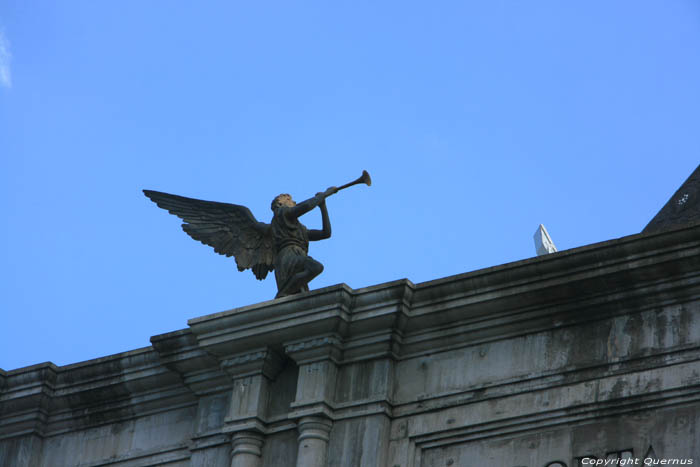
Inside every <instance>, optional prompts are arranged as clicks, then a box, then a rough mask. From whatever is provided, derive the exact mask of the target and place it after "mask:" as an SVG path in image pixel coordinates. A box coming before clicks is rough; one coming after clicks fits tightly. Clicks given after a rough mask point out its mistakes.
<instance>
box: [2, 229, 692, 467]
mask: <svg viewBox="0 0 700 467" xmlns="http://www.w3.org/2000/svg"><path fill="white" fill-rule="evenodd" d="M188 324H189V326H188V328H187V329H183V330H179V331H175V332H171V333H167V334H162V335H159V336H154V337H153V338H152V339H151V344H152V345H151V346H150V347H146V348H143V349H138V350H134V351H132V352H126V353H123V354H118V355H113V356H109V357H105V358H101V359H97V360H91V361H87V362H82V363H78V364H75V365H68V366H65V367H57V366H55V365H53V364H51V363H44V364H40V365H35V366H31V367H27V368H20V369H17V370H12V371H8V372H0V465H1V466H29V467H37V466H38V467H49V466H50V467H59V466H108V465H109V466H146V465H168V466H207V467H214V466H216V467H229V466H234V467H236V466H254V467H273V466H274V467H277V466H279V467H287V466H289V467H292V466H338V467H340V466H343V467H351V466H352V467H355V466H365V467H370V466H372V467H374V466H381V467H384V466H386V467H428V466H450V465H452V466H493V467H516V466H521V467H545V466H548V467H562V466H566V467H572V466H575V465H586V464H583V462H584V461H583V460H582V458H583V457H585V456H592V457H596V458H601V459H605V458H609V459H618V458H619V459H627V458H638V459H639V460H640V463H639V464H638V465H643V464H642V463H641V461H642V460H643V459H644V457H645V456H648V457H649V458H650V459H652V458H654V459H671V460H673V459H678V461H679V462H680V461H681V460H683V461H686V464H685V465H688V464H687V461H688V460H693V462H694V465H698V464H699V463H700V441H699V440H700V431H699V430H700V226H698V225H697V224H694V225H691V226H685V227H682V228H677V229H675V230H668V231H663V232H660V233H655V234H643V235H642V234H640V235H634V236H630V237H625V238H621V239H617V240H612V241H609V242H604V243H600V244H595V245H589V246H586V247H582V248H577V249H574V250H568V251H562V252H557V253H552V254H549V255H546V256H542V257H539V258H533V259H529V260H525V261H519V262H515V263H510V264H505V265H502V266H497V267H493V268H489V269H485V270H480V271H475V272H471V273H467V274H462V275H458V276H453V277H447V278H443V279H438V280H435V281H431V282H427V283H423V284H412V283H411V282H410V281H408V280H400V281H395V282H390V283H386V284H380V285H377V286H374V287H368V288H365V289H360V290H352V289H350V288H349V287H347V286H345V285H343V284H341V285H338V286H333V287H328V288H325V289H321V290H317V291H314V292H311V293H308V294H303V295H299V296H292V297H287V298H283V299H280V300H274V301H269V302H264V303H259V304H256V305H252V306H248V307H244V308H239V309H235V310H230V311H225V312H222V313H216V314H212V315H207V316H203V317H200V318H195V319H192V320H190V321H189V323H188ZM656 465H662V464H656ZM672 465H673V464H672ZM675 465H682V464H675Z"/></svg>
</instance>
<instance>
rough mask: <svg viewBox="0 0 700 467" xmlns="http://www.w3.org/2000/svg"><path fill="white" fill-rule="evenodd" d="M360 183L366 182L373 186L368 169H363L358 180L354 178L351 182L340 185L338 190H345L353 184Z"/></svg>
mask: <svg viewBox="0 0 700 467" xmlns="http://www.w3.org/2000/svg"><path fill="white" fill-rule="evenodd" d="M358 183H364V184H365V185H367V186H372V179H371V178H370V176H369V173H368V172H367V171H366V170H363V171H362V175H360V177H359V178H358V179H357V180H353V181H352V182H350V183H346V184H345V185H343V186H341V187H338V191H340V190H344V189H346V188H348V187H351V186H353V185H357V184H358ZM336 193H337V192H336Z"/></svg>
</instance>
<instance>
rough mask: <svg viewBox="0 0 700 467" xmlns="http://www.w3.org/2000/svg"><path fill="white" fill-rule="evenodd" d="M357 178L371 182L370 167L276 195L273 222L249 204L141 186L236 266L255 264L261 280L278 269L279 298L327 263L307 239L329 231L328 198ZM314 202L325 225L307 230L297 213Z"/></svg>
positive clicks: (305, 286) (298, 287)
mask: <svg viewBox="0 0 700 467" xmlns="http://www.w3.org/2000/svg"><path fill="white" fill-rule="evenodd" d="M358 183H365V184H367V186H370V185H371V184H372V180H371V179H370V176H369V174H368V173H367V171H366V170H365V171H362V176H360V177H359V178H358V179H357V180H354V181H352V182H350V183H346V184H345V185H343V186H341V187H340V188H336V187H330V188H328V189H327V190H326V191H324V192H322V193H316V196H314V197H313V198H309V199H307V200H306V201H302V202H301V203H299V204H297V203H295V202H294V201H293V200H292V197H291V196H290V195H288V194H286V193H285V194H281V195H278V196H276V197H275V199H273V200H272V205H271V206H270V208H271V209H272V212H273V213H274V215H273V217H272V222H271V224H266V223H264V222H258V221H257V219H255V216H253V213H252V212H250V209H248V208H246V207H245V206H239V205H236V204H228V203H217V202H214V201H202V200H199V199H193V198H185V197H184V196H178V195H171V194H168V193H161V192H159V191H152V190H143V192H144V194H145V195H146V196H148V197H149V198H150V199H151V200H152V201H153V202H154V203H156V204H157V205H158V206H159V207H161V208H163V209H166V210H167V211H168V212H169V213H170V214H175V215H176V216H178V217H179V218H181V219H182V220H184V221H185V222H184V223H183V224H182V230H184V231H185V232H186V233H187V235H189V236H190V237H192V238H194V239H195V240H199V241H200V242H202V243H204V244H205V245H209V246H212V247H214V251H216V252H217V253H219V254H220V255H225V256H234V257H235V258H236V264H237V265H238V270H239V271H243V270H245V269H251V270H252V271H253V274H255V277H256V278H257V279H259V280H263V279H265V277H266V276H267V273H268V272H270V271H272V270H274V271H275V280H276V281H277V295H276V296H275V298H280V297H285V296H287V295H292V294H295V293H299V292H304V291H308V290H309V285H308V284H309V282H311V280H312V279H313V278H315V277H316V276H318V275H319V274H321V272H322V271H323V265H322V264H321V263H319V262H318V261H316V260H315V259H313V258H312V257H311V256H309V255H308V252H309V242H310V241H316V240H324V239H326V238H329V237H330V236H331V223H330V219H329V218H328V209H327V208H326V198H328V197H329V196H331V195H333V194H335V193H337V192H338V191H340V190H343V189H345V188H348V187H350V186H352V185H356V184H358ZM315 207H318V208H319V209H320V210H321V219H322V229H321V230H313V229H311V230H310V229H307V228H306V227H305V226H304V225H303V224H302V223H301V222H299V217H301V216H303V215H304V214H306V213H307V212H309V211H311V210H312V209H314V208H315Z"/></svg>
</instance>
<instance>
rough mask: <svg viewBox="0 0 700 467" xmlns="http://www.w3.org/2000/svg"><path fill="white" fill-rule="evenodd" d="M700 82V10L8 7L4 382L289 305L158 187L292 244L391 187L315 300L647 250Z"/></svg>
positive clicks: (348, 223) (467, 4) (1, 328)
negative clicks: (292, 226) (278, 218)
mask: <svg viewBox="0 0 700 467" xmlns="http://www.w3.org/2000/svg"><path fill="white" fill-rule="evenodd" d="M698 83H700V3H699V2H697V1H695V0H686V1H681V0H667V1H663V2H659V1H654V0H648V1H642V0H628V1H624V0H619V1H614V2H611V1H608V0H606V1H603V0H600V1H586V2H569V1H545V0H542V1H537V2H515V1H512V2H499V1H489V2H485V1H460V2H449V1H446V2H433V3H430V4H429V3H428V2H407V1H401V2H361V1H353V2H272V3H265V4H263V3H261V2H247V3H246V4H243V3H242V2H214V1H212V2H182V1H168V2H165V1H163V2H156V1H152V2H136V1H128V0H127V1H124V0H123V1H119V2H89V1H84V2H81V1H71V2H58V1H47V2H41V4H40V5H39V4H36V3H32V2H23V1H5V2H2V3H0V213H1V214H2V215H1V216H0V219H1V220H0V222H1V223H2V224H1V225H0V227H1V228H0V264H2V266H3V267H2V268H1V270H0V319H1V321H0V368H3V369H5V370H10V369H14V368H18V367H22V366H26V365H31V364H35V363H40V362H44V361H53V362H54V363H56V364H59V365H65V364H70V363H75V362H78V361H82V360H87V359H91V358H96V357H100V356H104V355H108V354H113V353H117V352H122V351H127V350H131V349H135V348H139V347H144V346H148V345H149V344H150V343H149V338H150V336H151V335H155V334H160V333H164V332H169V331H173V330H177V329H182V328H184V327H186V326H187V319H189V318H193V317H197V316H202V315H205V314H210V313H215V312H219V311H222V310H226V309H231V308H235V307H238V306H244V305H248V304H252V303H256V302H259V301H263V300H267V299H270V298H272V297H273V296H274V294H275V292H276V289H275V284H274V280H273V279H271V278H270V279H268V280H266V281H264V282H259V281H257V280H255V278H254V277H253V275H252V273H250V272H249V271H246V272H244V273H240V272H238V271H237V270H236V267H235V264H234V262H233V260H232V259H227V258H224V257H222V256H219V255H216V254H215V253H214V252H213V250H211V249H209V248H208V247H205V246H203V245H201V244H199V243H197V242H195V241H193V240H191V239H190V238H189V237H187V235H185V234H184V233H183V232H182V231H181V230H180V227H179V222H178V219H177V218H175V217H174V216H171V215H169V214H167V213H166V212H165V211H162V210H161V209H159V208H157V207H156V206H155V205H154V204H153V203H151V202H150V201H149V200H148V199H146V198H145V197H144V196H143V194H142V193H141V190H142V189H144V188H148V189H155V190H160V191H166V192H170V193H176V194H180V195H184V196H190V197H195V198H201V199H208V200H217V201H225V202H232V203H236V204H243V205H246V206H248V207H250V208H251V210H252V211H253V213H254V214H255V215H256V216H257V217H258V219H259V220H264V221H266V222H269V220H270V217H271V212H270V210H269V205H270V201H271V200H272V198H273V197H274V196H275V195H276V194H278V193H280V192H288V193H291V194H292V195H293V196H294V197H295V199H304V198H306V197H309V196H312V195H313V194H314V193H316V192H317V191H321V190H323V189H325V188H326V187H327V186H330V185H340V184H343V183H345V182H347V181H350V180H352V179H354V178H356V177H357V176H359V175H360V173H361V171H362V170H363V169H366V170H368V171H369V172H370V173H371V175H372V178H373V180H374V184H373V186H372V187H369V188H367V187H353V188H351V189H349V190H347V191H343V192H341V193H339V194H338V195H336V196H334V197H332V198H330V199H329V201H328V208H329V211H330V217H331V222H332V225H333V238H331V239H330V240H327V241H324V242H318V243H314V244H312V245H311V255H312V256H314V258H316V259H318V260H319V261H321V262H322V263H323V264H324V265H325V271H324V273H323V274H322V275H321V276H320V277H318V278H317V279H316V280H315V281H314V282H312V283H311V287H312V288H319V287H324V286H328V285H333V284H337V283H340V282H345V283H347V284H348V285H350V286H351V287H354V288H360V287H364V286H368V285H373V284H378V283H382V282H386V281H391V280H395V279H400V278H408V279H410V280H412V281H414V282H422V281H427V280H432V279H436V278H439V277H444V276H448V275H453V274H458V273H463V272H467V271H473V270H476V269H480V268H485V267H489V266H494V265H498V264H503V263H507V262H511V261H516V260H520V259H524V258H528V257H531V256H533V255H534V254H535V249H534V245H533V240H532V235H533V233H534V231H535V230H536V228H537V226H538V225H539V224H540V223H543V224H545V225H546V226H547V228H548V230H549V232H550V234H551V236H552V238H553V240H554V243H555V244H556V245H557V247H558V248H559V249H560V250H563V249H568V248H575V247H578V246H582V245H586V244H590V243H594V242H599V241H604V240H608V239H612V238H617V237H621V236H625V235H630V234H635V233H638V232H639V231H640V230H641V229H642V228H643V227H644V226H645V225H646V223H647V222H648V221H649V220H650V219H651V218H652V217H653V216H654V214H655V213H656V212H657V211H658V210H659V209H660V208H661V206H662V205H663V204H664V203H665V202H666V201H667V200H668V198H669V197H670V196H671V195H672V194H673V192H674V191H675V190H676V189H677V188H678V186H679V185H680V184H681V183H682V182H683V181H684V180H685V179H686V177H687V176H688V175H690V173H691V172H692V171H693V170H694V169H695V167H697V165H698V162H700V157H699V156H700V133H699V132H698V128H700V85H699V84H698ZM303 222H304V223H305V224H306V225H307V226H309V227H318V226H320V215H319V214H318V212H317V211H316V212H312V213H309V214H307V215H306V216H305V217H304V218H303Z"/></svg>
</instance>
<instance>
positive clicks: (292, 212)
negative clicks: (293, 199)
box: [287, 186, 338, 217]
mask: <svg viewBox="0 0 700 467" xmlns="http://www.w3.org/2000/svg"><path fill="white" fill-rule="evenodd" d="M337 191H338V189H337V188H336V187H334V186H332V187H330V188H328V189H327V190H326V191H324V192H323V193H316V196H314V197H313V198H309V199H307V200H306V201H302V202H301V203H297V205H296V206H294V207H292V208H290V209H289V210H287V215H288V216H292V217H299V216H303V215H304V214H306V213H307V212H309V211H311V210H312V209H313V208H315V207H316V206H319V205H320V204H321V203H322V202H324V201H325V200H326V198H327V197H329V196H330V195H332V194H333V193H335V192H337Z"/></svg>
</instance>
